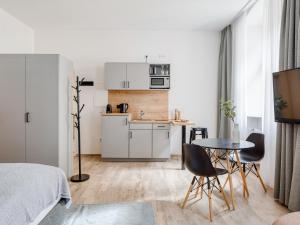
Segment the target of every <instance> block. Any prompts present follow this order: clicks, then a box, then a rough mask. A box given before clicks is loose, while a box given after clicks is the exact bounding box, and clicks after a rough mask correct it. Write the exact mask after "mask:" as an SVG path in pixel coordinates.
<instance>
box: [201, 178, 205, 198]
mask: <svg viewBox="0 0 300 225" xmlns="http://www.w3.org/2000/svg"><path fill="white" fill-rule="evenodd" d="M201 179H202V186H201V194H200V198H201V199H202V197H203V186H204V177H201Z"/></svg>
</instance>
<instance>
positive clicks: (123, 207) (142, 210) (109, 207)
mask: <svg viewBox="0 0 300 225" xmlns="http://www.w3.org/2000/svg"><path fill="white" fill-rule="evenodd" d="M85 224H88V225H142V224H143V225H154V224H155V219H154V211H153V208H152V205H151V204H150V203H121V204H99V205H96V204H95V205H92V204H91V205H72V206H71V207H70V208H69V209H66V207H65V206H63V205H61V204H57V205H56V206H55V207H54V208H53V209H52V210H51V211H50V212H49V214H48V215H47V216H46V217H45V218H44V219H43V220H42V222H41V223H40V225H85Z"/></svg>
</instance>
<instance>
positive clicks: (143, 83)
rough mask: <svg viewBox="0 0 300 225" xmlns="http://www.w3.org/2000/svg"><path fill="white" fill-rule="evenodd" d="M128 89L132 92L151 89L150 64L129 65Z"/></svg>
mask: <svg viewBox="0 0 300 225" xmlns="http://www.w3.org/2000/svg"><path fill="white" fill-rule="evenodd" d="M127 88H128V89H130V90H148V89H149V64H147V63H128V64H127Z"/></svg>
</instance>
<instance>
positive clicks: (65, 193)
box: [0, 163, 71, 225]
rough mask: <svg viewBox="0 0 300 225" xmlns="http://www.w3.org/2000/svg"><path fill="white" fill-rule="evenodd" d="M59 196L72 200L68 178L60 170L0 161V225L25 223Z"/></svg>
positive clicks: (38, 165) (23, 224)
mask: <svg viewBox="0 0 300 225" xmlns="http://www.w3.org/2000/svg"><path fill="white" fill-rule="evenodd" d="M59 199H65V200H66V202H68V203H71V196H70V191H69V185H68V181H67V179H66V177H65V175H64V173H63V171H62V170H61V169H59V168H56V167H52V166H46V165H40V164H27V163H0V225H27V224H29V223H31V222H33V221H34V220H35V218H36V217H37V216H38V215H39V214H40V213H41V212H42V211H43V210H44V209H46V208H47V207H49V206H50V205H52V204H54V203H55V201H57V200H59Z"/></svg>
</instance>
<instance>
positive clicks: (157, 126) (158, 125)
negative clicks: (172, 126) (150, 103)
mask: <svg viewBox="0 0 300 225" xmlns="http://www.w3.org/2000/svg"><path fill="white" fill-rule="evenodd" d="M157 127H166V126H163V125H158V126H157Z"/></svg>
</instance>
